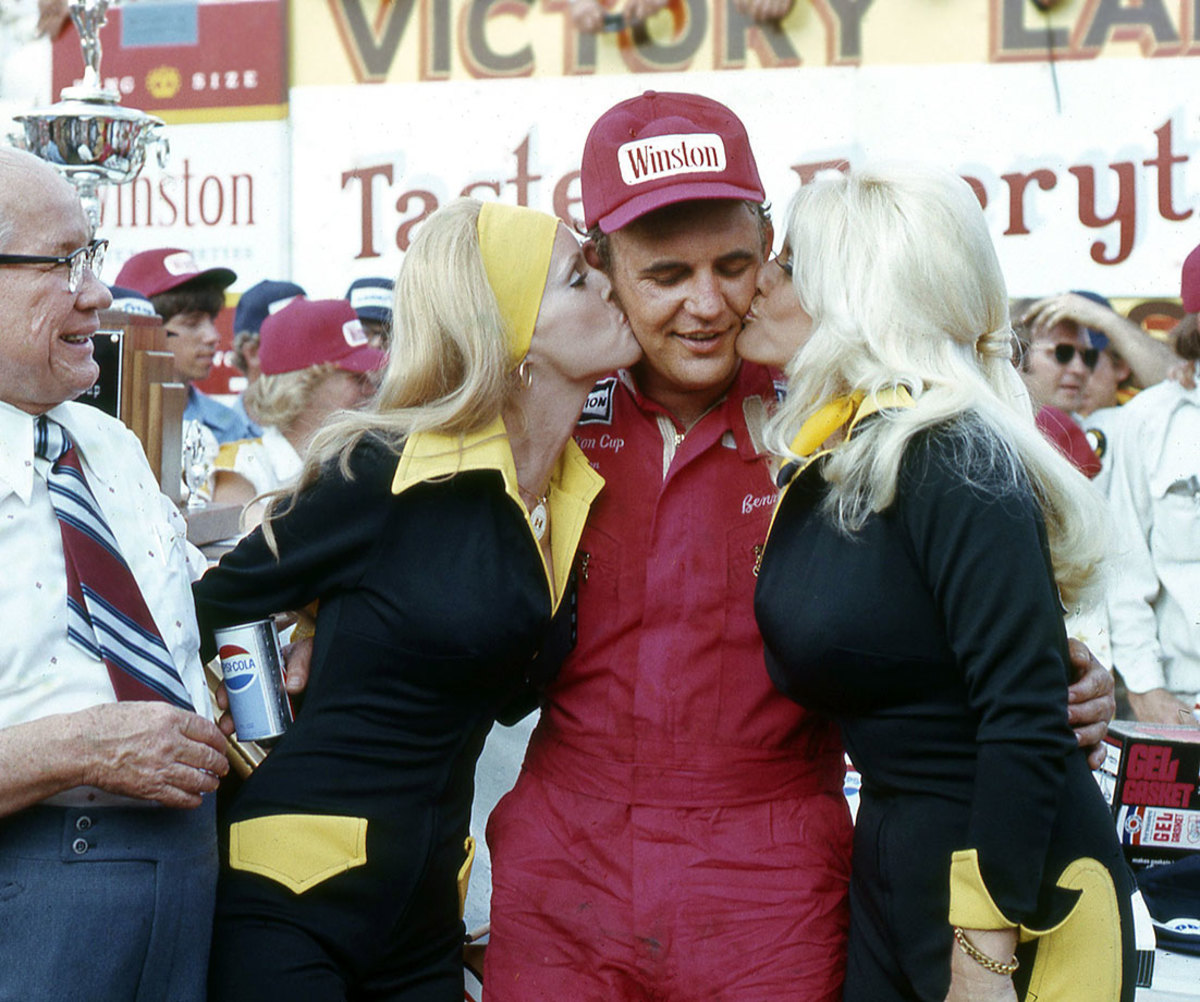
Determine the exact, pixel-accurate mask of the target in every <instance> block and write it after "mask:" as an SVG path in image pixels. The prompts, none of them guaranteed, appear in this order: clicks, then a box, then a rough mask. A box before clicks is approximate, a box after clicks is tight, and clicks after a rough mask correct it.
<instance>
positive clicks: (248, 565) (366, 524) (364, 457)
mask: <svg viewBox="0 0 1200 1002" xmlns="http://www.w3.org/2000/svg"><path fill="white" fill-rule="evenodd" d="M395 468H396V455H395V454H394V453H393V452H391V451H390V450H389V449H387V448H386V447H385V446H383V445H381V444H379V443H378V442H374V441H370V440H364V442H363V443H362V444H360V445H359V446H358V447H357V448H356V450H355V452H354V454H353V456H352V462H351V474H352V476H351V477H347V476H345V475H343V474H342V473H341V472H340V471H339V470H338V468H337V466H336V464H330V466H329V468H328V469H327V470H326V472H325V473H323V474H322V476H321V478H320V479H319V480H318V481H317V483H315V484H314V485H313V486H311V487H310V488H308V489H307V490H305V491H304V492H303V493H301V494H300V495H299V496H298V497H297V498H296V499H295V505H294V507H292V508H291V510H290V511H287V513H286V514H284V515H282V516H280V517H279V518H277V519H275V520H274V522H273V527H274V530H275V540H276V543H277V546H278V549H279V555H278V556H276V555H275V554H274V553H272V552H271V550H270V548H269V547H268V546H267V541H266V538H265V536H264V535H263V532H262V529H261V528H259V529H255V530H254V531H253V532H252V533H250V534H249V535H248V536H246V538H245V539H243V540H242V541H241V542H240V543H238V545H237V546H236V547H235V548H234V549H233V550H231V551H230V552H229V553H227V554H225V556H224V557H222V558H221V561H220V563H219V564H217V566H216V567H213V568H211V569H210V570H209V571H208V572H207V573H206V574H205V575H204V577H203V578H201V579H200V580H199V581H197V582H196V583H195V584H194V585H193V586H192V593H193V596H194V598H195V600H196V616H197V619H198V620H199V624H200V637H201V656H202V657H203V658H204V660H205V661H207V660H208V659H209V658H211V657H213V656H214V655H215V654H216V645H215V643H214V641H213V638H212V631H213V630H214V629H218V628H220V627H223V626H232V625H235V624H238V623H248V622H253V621H254V620H257V619H265V618H267V617H269V616H272V615H274V614H275V613H276V612H281V611H284V610H289V609H301V608H303V607H305V606H307V605H309V604H310V603H311V602H313V601H315V600H317V599H320V598H321V597H322V596H325V595H328V594H330V593H331V592H334V591H336V590H338V589H340V588H344V587H347V586H349V585H350V584H352V583H353V582H354V581H356V580H357V579H358V578H359V577H360V576H361V575H362V573H363V572H364V569H365V568H366V566H367V562H368V560H369V558H370V555H371V551H372V547H373V546H374V543H375V541H376V540H377V539H378V536H379V532H380V527H381V526H382V524H383V522H384V520H385V519H386V518H387V515H388V511H389V505H390V504H391V501H392V495H391V482H392V474H393V473H394V472H395Z"/></svg>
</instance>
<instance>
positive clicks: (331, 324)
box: [258, 297, 387, 376]
mask: <svg viewBox="0 0 1200 1002" xmlns="http://www.w3.org/2000/svg"><path fill="white" fill-rule="evenodd" d="M258 361H259V364H260V365H261V366H262V371H263V374H264V375H268V376H276V375H279V374H280V373H282V372H297V371H299V370H300V369H307V368H308V367H309V366H310V365H320V364H321V363H322V362H332V363H333V364H334V365H336V366H337V367H338V368H339V369H345V370H346V371H347V372H374V371H375V370H376V369H382V368H383V365H384V363H385V362H386V361H387V353H386V352H382V351H380V350H379V349H378V348H372V347H371V346H370V344H368V343H367V334H366V331H364V330H363V325H362V321H361V320H359V319H358V314H357V313H355V312H354V307H353V306H351V305H350V304H349V303H348V302H346V300H344V299H304V298H301V297H298V298H296V299H293V300H292V301H291V302H290V303H288V304H287V306H285V307H284V308H283V309H282V310H280V311H279V312H278V313H272V314H271V315H270V316H269V317H267V319H266V320H264V321H263V323H262V328H261V329H260V331H259V341H258Z"/></svg>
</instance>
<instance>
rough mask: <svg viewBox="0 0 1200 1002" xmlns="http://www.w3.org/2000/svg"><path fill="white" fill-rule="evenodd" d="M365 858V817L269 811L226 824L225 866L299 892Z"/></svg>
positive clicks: (352, 867)
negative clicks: (227, 852)
mask: <svg viewBox="0 0 1200 1002" xmlns="http://www.w3.org/2000/svg"><path fill="white" fill-rule="evenodd" d="M366 861H367V820H366V818H346V817H338V816H336V815H329V814H273V815H269V816H267V817H263V818H250V819H249V820H247V821H238V822H236V823H235V824H233V825H231V826H230V828H229V865H230V866H231V867H233V869H235V870H248V871H249V872H250V873H257V874H259V875H260V876H263V877H268V878H270V879H271V880H274V881H277V882H278V883H281V884H283V886H284V887H286V888H288V889H289V890H291V891H293V892H295V893H296V894H303V893H304V892H305V891H307V890H308V889H309V888H310V887H315V886H316V885H317V884H319V883H320V882H321V881H322V880H328V879H329V878H330V877H332V876H335V875H336V874H339V873H344V872H345V871H346V870H352V869H354V867H356V866H362V865H363V864H364V863H366Z"/></svg>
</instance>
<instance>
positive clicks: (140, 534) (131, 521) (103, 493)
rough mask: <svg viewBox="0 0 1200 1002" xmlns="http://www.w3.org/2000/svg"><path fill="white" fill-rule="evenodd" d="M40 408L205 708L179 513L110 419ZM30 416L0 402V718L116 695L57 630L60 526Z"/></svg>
mask: <svg viewBox="0 0 1200 1002" xmlns="http://www.w3.org/2000/svg"><path fill="white" fill-rule="evenodd" d="M47 416H48V417H50V418H52V419H53V420H55V421H58V422H59V423H60V424H61V425H62V426H63V427H64V428H66V430H67V432H68V434H70V436H71V438H72V440H73V441H74V442H75V445H76V450H77V452H78V454H79V457H80V461H81V462H82V464H83V469H84V474H85V476H86V477H87V480H88V485H89V486H90V487H91V490H92V493H93V494H94V495H95V497H96V501H97V503H98V504H99V505H100V508H101V509H102V510H103V512H104V516H105V519H106V520H107V521H108V524H109V527H110V528H111V529H112V531H113V534H114V535H115V536H116V539H117V542H118V544H119V546H120V548H121V553H122V556H124V558H125V561H126V562H127V563H128V564H129V567H130V569H131V570H132V571H133V575H134V578H135V579H136V580H137V582H138V585H139V587H140V588H141V591H142V595H143V597H144V598H145V600H146V605H147V606H148V607H149V609H150V613H151V615H152V616H153V617H154V622H155V623H156V624H157V626H158V628H159V632H160V633H161V634H162V638H163V641H164V643H165V644H166V646H167V649H168V650H169V651H170V654H171V659H172V661H173V662H174V664H175V667H176V668H177V669H178V671H179V675H180V677H181V678H182V679H183V682H184V684H185V685H186V686H187V689H188V692H189V693H190V694H191V696H192V701H193V703H194V704H195V706H196V708H197V712H199V713H200V714H202V715H204V716H206V717H208V718H209V719H211V718H212V711H211V706H210V702H209V696H208V690H207V688H206V686H205V683H204V672H203V668H202V667H201V664H200V657H199V649H200V637H199V633H198V631H197V629H196V616H195V611H194V607H193V604H192V592H191V580H192V578H193V577H194V576H195V575H196V574H198V573H200V572H202V571H203V568H204V559H203V557H202V556H200V554H199V552H198V551H196V550H195V548H194V547H192V546H191V545H190V544H189V543H188V542H187V526H186V524H185V522H184V520H183V517H182V516H181V515H180V514H179V512H178V510H177V509H176V508H175V506H174V504H172V503H171V501H170V500H169V499H168V498H167V497H165V496H164V495H163V494H162V492H161V491H160V490H159V487H158V483H157V481H156V480H155V478H154V474H153V473H152V472H151V470H150V466H149V464H148V463H147V462H146V457H145V454H144V453H143V451H142V447H141V443H140V442H139V441H138V440H137V438H136V436H134V434H133V433H132V432H131V431H129V429H127V428H126V427H125V426H124V425H123V424H121V423H120V422H119V421H116V420H115V419H113V418H111V417H109V416H108V415H106V414H104V413H102V412H101V411H99V410H97V409H96V408H94V407H89V406H87V405H85V404H75V403H67V404H60V405H59V406H58V407H55V408H54V409H53V410H51V411H49V412H48V413H47ZM33 423H34V418H33V415H31V414H26V413H25V412H24V411H21V410H18V409H17V408H15V407H12V406H10V405H8V404H5V403H0V567H2V568H3V573H2V574H0V607H2V608H3V609H4V616H3V624H4V625H3V629H0V727H4V726H9V725H12V724H17V723H23V722H25V721H29V720H35V719H38V718H41V717H45V716H48V715H50V714H52V713H70V712H73V711H76V710H82V709H86V708H87V707H89V706H95V705H96V704H99V703H111V702H114V701H115V700H116V696H115V694H114V693H113V688H112V683H111V682H110V681H109V677H108V669H107V668H106V667H105V665H104V662H102V661H101V660H99V659H98V658H94V657H91V656H90V655H88V654H87V653H85V652H84V651H82V650H80V648H78V647H77V646H75V645H74V644H72V643H69V642H68V640H67V625H66V624H67V583H66V569H65V564H64V560H63V550H62V536H61V534H60V532H59V527H58V519H57V517H56V516H55V514H54V507H53V505H52V504H51V503H50V495H49V491H48V489H47V486H46V474H47V472H48V470H49V465H50V464H49V463H48V462H47V461H46V460H44V459H38V458H36V457H35V456H34V454H33Z"/></svg>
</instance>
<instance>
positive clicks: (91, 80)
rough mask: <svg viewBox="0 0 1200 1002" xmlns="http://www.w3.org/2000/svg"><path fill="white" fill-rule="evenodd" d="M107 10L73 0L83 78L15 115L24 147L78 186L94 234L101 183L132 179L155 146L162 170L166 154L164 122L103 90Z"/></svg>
mask: <svg viewBox="0 0 1200 1002" xmlns="http://www.w3.org/2000/svg"><path fill="white" fill-rule="evenodd" d="M108 6H109V0H71V2H70V3H69V4H68V10H69V11H70V14H71V20H72V21H74V22H75V27H76V28H77V29H78V30H79V44H80V48H81V49H82V50H83V62H84V69H83V80H82V82H81V83H80V84H79V85H77V86H75V87H64V88H63V90H62V100H60V101H58V102H57V103H56V104H52V105H51V106H50V107H48V108H39V109H36V110H34V111H31V112H29V113H28V114H26V115H17V116H16V120H17V121H18V122H20V123H21V124H22V125H23V126H24V128H25V135H24V137H23V145H24V146H25V149H27V150H28V151H29V152H30V153H33V154H35V155H36V156H39V157H41V158H42V159H43V160H45V161H47V162H48V163H50V164H53V165H54V166H55V167H56V168H57V169H58V170H59V171H60V172H61V173H62V174H63V175H64V176H65V177H66V178H67V180H69V181H70V182H71V183H72V184H74V185H75V188H76V190H77V191H78V192H79V198H80V201H82V202H83V207H84V210H85V211H86V212H87V215H88V219H89V220H90V222H91V224H92V232H93V233H95V231H96V229H97V227H98V226H99V223H100V195H99V188H100V185H101V184H124V183H125V182H127V181H132V180H133V179H134V178H135V177H137V175H138V172H139V171H141V169H142V165H143V164H144V163H145V162H146V152H147V150H148V149H149V148H150V147H151V146H154V147H156V149H157V155H158V164H159V166H160V167H161V166H164V164H165V161H166V156H167V140H166V137H165V136H164V135H163V134H162V132H161V130H162V128H163V121H162V119H160V118H155V117H154V116H153V115H148V114H146V112H144V111H138V110H137V109H136V108H125V107H122V105H121V104H120V100H121V98H120V95H119V94H117V93H116V92H115V91H111V90H106V89H105V88H104V85H103V79H102V77H101V76H100V56H101V52H100V28H101V27H102V26H103V25H104V23H105V21H106V20H107V14H108Z"/></svg>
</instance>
